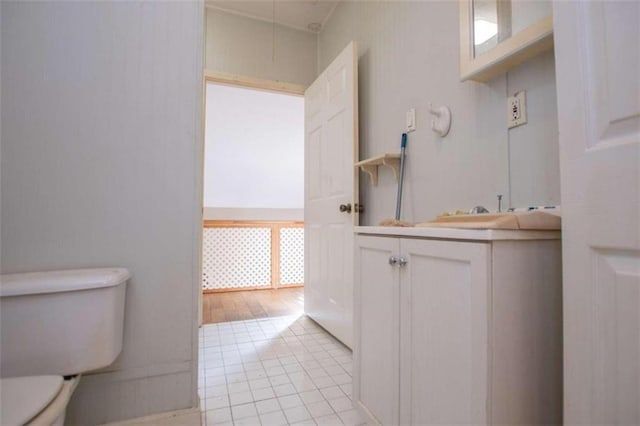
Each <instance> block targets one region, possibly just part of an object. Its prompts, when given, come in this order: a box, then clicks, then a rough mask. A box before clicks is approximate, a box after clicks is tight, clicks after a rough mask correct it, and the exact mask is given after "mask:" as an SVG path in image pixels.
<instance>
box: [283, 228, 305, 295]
mask: <svg viewBox="0 0 640 426" xmlns="http://www.w3.org/2000/svg"><path fill="white" fill-rule="evenodd" d="M303 282H304V228H281V229H280V284H283V285H287V284H301V283H303Z"/></svg>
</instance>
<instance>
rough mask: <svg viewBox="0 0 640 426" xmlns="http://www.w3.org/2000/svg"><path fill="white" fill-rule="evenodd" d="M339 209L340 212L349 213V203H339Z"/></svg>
mask: <svg viewBox="0 0 640 426" xmlns="http://www.w3.org/2000/svg"><path fill="white" fill-rule="evenodd" d="M340 211H341V212H342V213H351V203H349V204H340Z"/></svg>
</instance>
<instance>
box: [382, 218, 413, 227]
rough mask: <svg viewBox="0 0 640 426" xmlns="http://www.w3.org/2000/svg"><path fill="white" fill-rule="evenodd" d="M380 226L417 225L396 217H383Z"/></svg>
mask: <svg viewBox="0 0 640 426" xmlns="http://www.w3.org/2000/svg"><path fill="white" fill-rule="evenodd" d="M378 225H380V226H399V227H405V228H406V227H411V226H415V225H414V224H413V223H411V222H405V221H404V220H396V219H382V220H381V221H380V223H379V224H378Z"/></svg>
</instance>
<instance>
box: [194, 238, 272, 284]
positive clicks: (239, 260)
mask: <svg viewBox="0 0 640 426" xmlns="http://www.w3.org/2000/svg"><path fill="white" fill-rule="evenodd" d="M203 244H204V247H203V253H202V258H203V259H202V260H203V267H202V275H203V276H202V288H204V289H205V290H206V289H223V288H247V287H271V229H270V228H204V234H203Z"/></svg>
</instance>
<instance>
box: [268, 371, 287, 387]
mask: <svg viewBox="0 0 640 426" xmlns="http://www.w3.org/2000/svg"><path fill="white" fill-rule="evenodd" d="M269 381H270V382H271V386H280V385H286V384H287V383H291V380H290V379H289V376H287V375H286V374H282V375H280V376H273V377H269Z"/></svg>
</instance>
